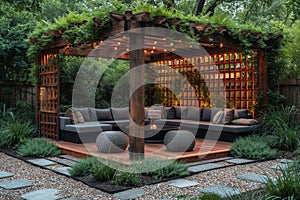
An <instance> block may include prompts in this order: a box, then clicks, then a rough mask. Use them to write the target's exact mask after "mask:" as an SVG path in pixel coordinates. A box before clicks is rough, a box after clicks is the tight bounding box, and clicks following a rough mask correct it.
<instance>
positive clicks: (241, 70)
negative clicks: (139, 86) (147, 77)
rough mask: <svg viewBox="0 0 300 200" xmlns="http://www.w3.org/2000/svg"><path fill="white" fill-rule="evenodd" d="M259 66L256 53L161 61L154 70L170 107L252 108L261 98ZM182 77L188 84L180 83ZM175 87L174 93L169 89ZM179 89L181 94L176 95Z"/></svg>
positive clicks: (166, 103) (165, 102)
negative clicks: (259, 94)
mask: <svg viewBox="0 0 300 200" xmlns="http://www.w3.org/2000/svg"><path fill="white" fill-rule="evenodd" d="M256 65H257V59H256V54H253V55H251V56H243V55H242V54H241V53H226V54H215V55H210V56H205V57H193V58H188V59H176V60H171V61H160V62H157V63H156V66H155V67H154V68H155V69H156V70H157V74H158V77H157V79H156V82H157V83H158V84H160V85H162V87H161V89H162V90H164V95H165V99H164V104H165V105H167V106H170V105H177V104H180V105H182V106H197V107H211V106H213V107H221V106H225V105H227V106H228V105H229V104H230V105H231V106H233V107H235V108H246V109H249V108H251V106H253V105H254V104H255V99H256V96H257V88H258V85H257V82H258V80H257V72H256V68H257V66H256ZM177 72H179V74H180V75H179V74H178V73H177ZM182 77H184V78H185V79H186V80H187V81H188V84H187V83H182V81H179V83H178V81H176V80H178V79H180V78H182ZM163 86H166V87H163ZM172 87H175V90H174V89H173V90H174V91H173V92H172V91H170V90H169V89H166V88H172ZM177 89H178V90H181V92H176V90H177ZM174 93H176V94H177V95H175V94H174Z"/></svg>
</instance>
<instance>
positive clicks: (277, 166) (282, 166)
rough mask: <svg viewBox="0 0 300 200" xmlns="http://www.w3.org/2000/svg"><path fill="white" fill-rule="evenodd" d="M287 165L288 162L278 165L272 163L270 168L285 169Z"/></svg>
mask: <svg viewBox="0 0 300 200" xmlns="http://www.w3.org/2000/svg"><path fill="white" fill-rule="evenodd" d="M288 167H289V164H278V165H272V166H271V167H270V168H271V169H276V170H285V169H287V168H288Z"/></svg>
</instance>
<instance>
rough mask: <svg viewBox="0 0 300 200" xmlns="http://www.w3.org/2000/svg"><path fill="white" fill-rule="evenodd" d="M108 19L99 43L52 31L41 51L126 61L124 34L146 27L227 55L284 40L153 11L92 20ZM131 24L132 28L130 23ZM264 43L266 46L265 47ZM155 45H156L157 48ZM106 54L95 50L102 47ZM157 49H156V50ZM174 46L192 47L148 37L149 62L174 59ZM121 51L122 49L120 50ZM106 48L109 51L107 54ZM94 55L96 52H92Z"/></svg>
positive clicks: (32, 42)
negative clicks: (77, 41)
mask: <svg viewBox="0 0 300 200" xmlns="http://www.w3.org/2000/svg"><path fill="white" fill-rule="evenodd" d="M107 18H109V19H111V20H112V23H111V25H110V26H109V27H106V28H105V29H103V28H102V30H101V31H100V33H99V32H98V33H97V35H96V36H95V37H94V38H96V39H95V40H93V41H91V40H87V41H86V42H85V43H84V44H81V45H74V44H72V42H70V41H67V40H64V37H63V36H64V34H67V31H68V30H65V29H58V30H51V31H50V32H44V33H43V34H44V35H46V36H48V35H52V36H53V40H52V41H51V42H50V43H49V44H48V45H47V46H44V47H42V49H41V50H45V51H47V50H51V49H63V51H64V52H65V53H66V55H75V56H87V55H89V56H99V57H105V55H108V54H110V56H111V55H112V52H114V51H115V52H116V54H118V53H119V51H123V52H125V53H124V54H123V55H122V56H121V57H119V58H121V59H122V58H123V59H128V58H129V53H127V54H126V51H127V52H129V41H128V38H126V34H124V33H123V32H124V31H126V30H128V28H129V27H127V26H130V29H134V28H143V27H157V28H158V27H159V28H168V29H174V30H176V31H178V32H182V33H184V34H185V35H187V34H188V35H189V36H191V37H194V38H196V40H197V41H196V42H197V43H199V44H200V45H201V46H203V47H204V48H205V50H206V51H207V52H208V53H223V52H228V51H236V50H239V49H241V48H243V44H242V40H241V38H243V39H246V40H247V41H248V42H250V44H251V46H250V47H249V48H250V49H257V48H260V49H261V48H266V47H267V46H268V44H270V43H272V42H274V41H278V40H279V39H281V38H282V36H281V35H279V36H278V35H274V34H272V33H267V34H263V33H262V32H254V31H251V30H237V29H230V28H228V27H226V26H224V25H212V24H210V23H202V24H200V23H197V22H195V21H187V20H185V19H180V18H167V17H166V16H153V17H151V13H149V12H141V13H137V14H133V13H132V11H127V12H125V14H119V13H110V14H109V15H108V16H107V17H106V19H100V18H96V17H94V18H93V19H92V21H93V23H94V25H95V26H98V27H99V28H100V27H101V26H102V25H103V21H105V20H106V21H107ZM128 22H130V25H129V23H128ZM86 23H87V21H86V20H85V21H82V22H78V23H76V24H71V25H69V27H68V28H69V30H71V29H72V28H74V27H80V26H82V25H84V24H86ZM122 33H123V35H122V37H114V38H111V37H112V36H115V35H117V34H122ZM39 37H40V38H41V37H42V36H41V35H39ZM40 38H38V37H37V38H35V37H31V38H30V43H31V44H32V45H35V44H36V43H37V42H38V41H39V39H40ZM107 38H111V39H110V40H109V41H105V40H106V39H107ZM262 43H263V45H261V44H262ZM154 44H155V46H154ZM100 45H101V46H102V47H104V48H101V49H102V51H101V52H100V51H98V52H97V51H93V50H94V49H96V48H97V47H99V46H100ZM153 47H154V48H153ZM174 47H175V48H176V49H180V48H182V49H185V50H188V49H187V48H186V47H189V44H186V43H184V42H183V41H182V40H173V41H171V42H169V43H166V38H165V37H162V36H161V35H158V34H151V33H146V34H145V60H153V59H154V60H155V58H157V57H160V58H164V57H166V58H167V57H170V56H174V54H173V53H170V52H174V51H172V50H174ZM119 48H120V49H119ZM103 49H105V50H106V51H103ZM91 52H92V53H91Z"/></svg>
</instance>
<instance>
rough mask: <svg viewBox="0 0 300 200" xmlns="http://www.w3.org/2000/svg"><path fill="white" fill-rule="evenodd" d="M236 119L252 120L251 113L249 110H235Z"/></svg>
mask: <svg viewBox="0 0 300 200" xmlns="http://www.w3.org/2000/svg"><path fill="white" fill-rule="evenodd" d="M234 118H235V119H239V118H246V119H247V118H250V115H249V111H248V110H247V109H235V110H234Z"/></svg>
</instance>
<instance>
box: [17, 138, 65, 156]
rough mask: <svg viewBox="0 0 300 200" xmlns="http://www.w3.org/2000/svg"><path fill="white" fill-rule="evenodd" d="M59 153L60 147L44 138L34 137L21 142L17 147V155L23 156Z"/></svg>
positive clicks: (55, 154) (54, 154)
mask: <svg viewBox="0 0 300 200" xmlns="http://www.w3.org/2000/svg"><path fill="white" fill-rule="evenodd" d="M59 154H61V151H60V149H59V148H58V147H57V146H56V145H55V144H54V143H50V142H47V140H46V139H44V138H34V139H30V140H28V141H26V142H25V143H24V144H21V145H20V146H19V148H18V151H17V155H18V156H19V157H25V156H36V157H46V156H57V155H59Z"/></svg>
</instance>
